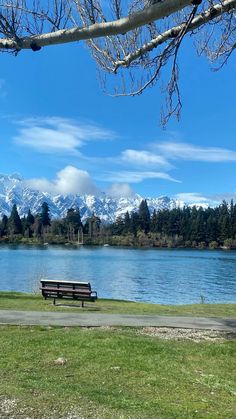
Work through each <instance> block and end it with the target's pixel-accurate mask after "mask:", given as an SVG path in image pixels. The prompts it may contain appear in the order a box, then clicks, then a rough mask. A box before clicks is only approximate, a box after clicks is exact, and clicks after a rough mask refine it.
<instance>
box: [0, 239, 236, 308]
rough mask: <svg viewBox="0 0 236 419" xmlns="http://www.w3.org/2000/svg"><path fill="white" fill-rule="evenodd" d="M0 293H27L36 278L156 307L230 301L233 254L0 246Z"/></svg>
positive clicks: (233, 296)
mask: <svg viewBox="0 0 236 419" xmlns="http://www.w3.org/2000/svg"><path fill="white" fill-rule="evenodd" d="M0 270H1V280H0V281H1V282H0V289H1V290H12V291H13V290H15V291H25V292H32V291H36V290H38V286H39V285H38V284H39V279H40V278H42V277H46V278H53V279H75V280H76V279H79V280H84V281H91V282H92V285H93V288H94V289H96V290H97V291H98V295H99V296H100V297H104V298H115V299H126V300H134V301H147V302H153V303H161V304H184V303H197V302H199V301H200V298H201V296H203V297H204V299H205V301H206V302H235V301H236V279H235V278H236V253H235V252H232V251H231V252H230V251H228V252H227V251H208V250H200V251H198V250H162V249H144V250H141V249H117V248H112V247H109V248H105V247H97V248H96V247H87V248H86V247H78V248H77V247H69V248H68V247H63V246H1V247H0Z"/></svg>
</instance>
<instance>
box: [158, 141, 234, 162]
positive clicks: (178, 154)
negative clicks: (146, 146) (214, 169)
mask: <svg viewBox="0 0 236 419" xmlns="http://www.w3.org/2000/svg"><path fill="white" fill-rule="evenodd" d="M154 147H155V148H156V149H157V150H158V151H159V152H160V153H161V154H163V156H164V157H165V158H167V159H173V160H189V161H203V162H226V161H236V152H235V151H233V150H228V149H225V148H220V147H199V146H195V145H192V144H187V143H177V142H164V143H160V144H157V145H155V146H154Z"/></svg>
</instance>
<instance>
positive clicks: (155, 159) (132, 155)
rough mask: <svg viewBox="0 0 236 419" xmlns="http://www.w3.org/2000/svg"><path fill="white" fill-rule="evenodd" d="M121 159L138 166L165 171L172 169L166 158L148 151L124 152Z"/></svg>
mask: <svg viewBox="0 0 236 419" xmlns="http://www.w3.org/2000/svg"><path fill="white" fill-rule="evenodd" d="M121 159H122V161H124V162H126V163H131V164H133V165H136V166H149V167H150V166H155V167H158V166H160V167H162V168H165V169H170V168H171V167H172V165H171V164H170V163H169V162H168V161H167V160H166V158H165V157H163V156H161V155H158V154H154V153H151V152H150V151H146V150H132V149H128V150H124V151H123V152H122V154H121Z"/></svg>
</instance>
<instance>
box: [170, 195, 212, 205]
mask: <svg viewBox="0 0 236 419" xmlns="http://www.w3.org/2000/svg"><path fill="white" fill-rule="evenodd" d="M175 198H176V199H179V200H180V201H184V202H186V204H191V203H193V202H202V203H205V202H208V201H209V198H206V197H205V196H203V195H202V194H200V193H198V192H186V193H184V192H183V193H178V194H176V195H175Z"/></svg>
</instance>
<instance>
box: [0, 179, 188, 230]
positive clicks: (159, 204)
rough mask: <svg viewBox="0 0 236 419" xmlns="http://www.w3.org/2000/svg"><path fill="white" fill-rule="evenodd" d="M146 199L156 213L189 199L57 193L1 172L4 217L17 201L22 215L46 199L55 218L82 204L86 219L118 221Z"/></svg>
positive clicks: (0, 199) (0, 209) (0, 203)
mask: <svg viewBox="0 0 236 419" xmlns="http://www.w3.org/2000/svg"><path fill="white" fill-rule="evenodd" d="M143 199H147V204H148V207H149V210H150V213H152V212H153V211H154V209H155V210H157V211H158V210H161V209H173V208H177V207H181V208H182V207H183V206H184V205H185V203H184V202H183V201H180V200H176V199H173V198H169V197H167V196H160V197H158V198H146V197H142V196H140V195H138V194H136V195H134V196H132V197H129V198H126V197H123V198H122V197H121V198H114V197H111V196H108V195H106V194H105V193H103V194H101V195H100V196H94V195H83V196H81V195H72V194H70V195H53V194H50V193H48V192H40V191H38V190H33V189H32V188H30V187H29V186H28V185H27V182H26V181H25V180H24V179H23V178H22V177H21V176H20V175H18V174H12V175H2V174H0V218H2V216H3V215H4V214H5V215H7V216H9V215H10V213H11V210H12V206H13V204H16V205H17V209H18V213H19V215H20V216H21V217H22V216H24V215H27V213H28V210H29V209H30V210H31V212H32V214H37V213H39V212H41V206H42V203H43V202H47V204H48V206H49V209H50V215H51V217H52V218H62V217H64V216H66V213H67V210H68V209H69V208H75V207H78V208H79V210H80V214H81V219H82V221H85V220H86V219H87V218H88V217H90V216H91V215H92V214H93V213H95V214H96V215H97V216H98V217H100V219H101V220H102V221H103V222H106V223H110V222H114V221H115V219H116V218H117V217H119V216H123V215H124V214H125V213H126V212H127V211H129V212H130V213H131V212H132V211H138V208H139V205H140V203H141V201H142V200H143Z"/></svg>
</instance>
